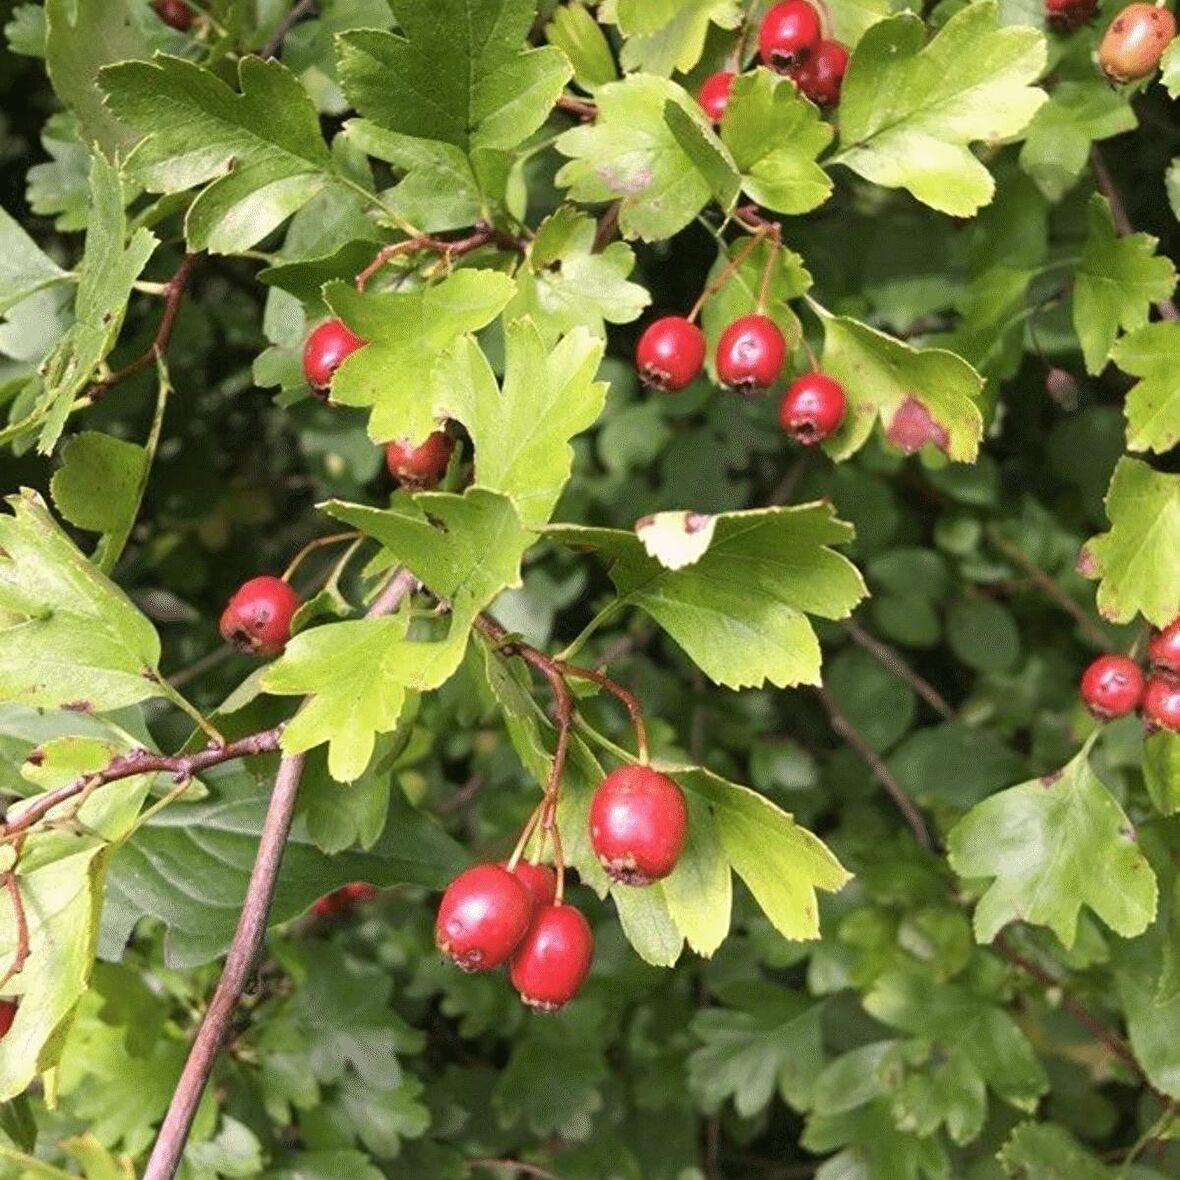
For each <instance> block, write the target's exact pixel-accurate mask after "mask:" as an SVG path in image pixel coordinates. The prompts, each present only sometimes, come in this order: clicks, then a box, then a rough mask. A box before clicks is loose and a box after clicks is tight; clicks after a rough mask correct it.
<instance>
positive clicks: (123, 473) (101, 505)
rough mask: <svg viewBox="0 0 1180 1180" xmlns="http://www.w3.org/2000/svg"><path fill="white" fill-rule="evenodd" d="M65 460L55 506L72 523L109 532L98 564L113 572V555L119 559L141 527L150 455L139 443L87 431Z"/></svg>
mask: <svg viewBox="0 0 1180 1180" xmlns="http://www.w3.org/2000/svg"><path fill="white" fill-rule="evenodd" d="M61 460H62V465H61V466H60V467H59V468H58V469H57V471H55V472H54V473H53V479H52V480H51V481H50V484H49V490H50V492H51V494H52V496H53V502H54V504H55V505H56V506H57V510H58V512H60V513H61V515H62V516H64V517H65V519H66V520H68V521H69V522H70V524H72V525H75V526H76V527H77V528H80V529H86V530H87V531H88V532H92V533H102V534H103V537H102V540H101V541H100V542H99V545H98V548H97V550H96V551H95V555H94V560H95V563H96V564H97V565H98V566H100V567H102V568H108V569H109V565H108V564H107V561H108V555H109V556H111V557H117V556H118V554H119V553H120V552H121V551H122V548H123V545H124V544H125V543H126V540H127V537H128V536H129V535H130V533H131V528H132V525H134V524H135V515H136V513H137V512H138V511H139V494H140V487H141V485H142V482H143V480H144V478H145V477H146V475H147V469H148V457H147V452H146V451H145V450H144V449H143V447H141V446H139V445H138V444H137V443H129V442H124V441H123V440H122V439H119V438H114V437H113V436H112V435H109V434H99V433H97V432H96V431H93V430H87V431H83V432H82V433H81V434H76V435H74V436H73V437H71V438H70V439H69V441H68V442H67V443H66V444H65V446H64V447H62V449H61Z"/></svg>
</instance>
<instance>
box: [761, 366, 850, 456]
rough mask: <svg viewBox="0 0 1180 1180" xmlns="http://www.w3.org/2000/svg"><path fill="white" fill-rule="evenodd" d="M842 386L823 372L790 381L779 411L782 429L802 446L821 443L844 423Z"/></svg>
mask: <svg viewBox="0 0 1180 1180" xmlns="http://www.w3.org/2000/svg"><path fill="white" fill-rule="evenodd" d="M847 408H848V401H847V399H846V398H845V396H844V386H843V385H841V384H840V382H839V381H837V380H835V378H833V377H829V376H828V375H827V374H826V373H820V372H816V371H813V372H810V373H804V374H803V376H802V377H799V378H797V379H796V380H795V381H792V382H791V384H790V387H789V388H788V389H787V392H786V393H784V394H783V400H782V402H781V403H780V404H779V408H778V420H779V423H780V424H781V425H782V428H783V430H785V431H786V432H787V434H789V435H790V436H791V438H793V439H795V441H796V442H801V443H803V445H804V446H811V445H812V444H813V443H817V442H822V441H823V440H824V439H825V438H827V437H828V435H829V434H831V433H832V431H834V430H835V429H836V428H837V427H838V426H839V425H840V423H841V422H843V421H844V414H845V412H846V410H847Z"/></svg>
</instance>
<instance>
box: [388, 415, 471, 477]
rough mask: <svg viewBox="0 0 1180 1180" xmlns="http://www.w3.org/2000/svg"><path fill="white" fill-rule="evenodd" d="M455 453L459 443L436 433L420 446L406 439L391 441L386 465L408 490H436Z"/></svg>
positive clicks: (428, 436) (391, 473) (444, 434)
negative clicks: (456, 445) (435, 487)
mask: <svg viewBox="0 0 1180 1180" xmlns="http://www.w3.org/2000/svg"><path fill="white" fill-rule="evenodd" d="M454 450H455V440H454V439H453V438H452V437H451V436H450V435H449V434H448V433H447V432H446V431H445V430H436V431H435V432H434V433H433V434H430V435H427V437H426V441H425V442H424V443H422V444H420V445H419V446H413V445H412V444H411V443H409V442H407V441H406V440H405V439H404V438H403V439H397V440H395V441H394V442H391V443H390V444H389V445H388V446H387V447H386V448H385V465H386V466H387V467H388V468H389V474H390V475H392V476H393V478H394V479H396V480H397V481H398V482H399V483H401V484H402V485H404V486H405V487H408V488H416V489H421V488H432V487H434V486H435V484H437V483H438V481H439V480H440V479H442V477H443V476H444V475H446V473H447V464H448V463H450V461H451V455H452V453H453V452H454Z"/></svg>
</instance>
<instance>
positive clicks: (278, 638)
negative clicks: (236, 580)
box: [221, 576, 299, 657]
mask: <svg viewBox="0 0 1180 1180" xmlns="http://www.w3.org/2000/svg"><path fill="white" fill-rule="evenodd" d="M298 609H299V595H298V594H296V593H295V591H294V590H292V589H291V587H290V586H288V585H287V583H286V582H284V581H283V580H282V578H272V577H270V576H264V577H261V578H251V579H250V580H249V581H248V582H245V583H244V584H243V585H242V586H241V587H240V588H239V590H238V592H237V593H236V594H235V595H234V596H233V598H231V599H230V600H229V602H228V603H227V604H226V608H225V610H224V611H222V612H221V637H222V639H224V640H225V641H226V642H227V643H232V644H233V645H234V647H236V648H237V649H238V650H239V651H245V652H250V653H252V654H253V655H256V656H267V657H269V656H277V655H278V654H279V653H280V652H281V651H282V650H283V648H284V647H286V645H287V640H288V639H290V638H291V620H292V618H294V616H295V612H296V611H297V610H298Z"/></svg>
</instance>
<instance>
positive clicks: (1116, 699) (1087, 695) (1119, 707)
mask: <svg viewBox="0 0 1180 1180" xmlns="http://www.w3.org/2000/svg"><path fill="white" fill-rule="evenodd" d="M1081 692H1082V701H1083V702H1084V703H1085V706H1086V708H1087V709H1089V710H1090V712H1091V713H1093V714H1094V716H1095V717H1100V718H1101V719H1102V720H1103V721H1113V720H1114V719H1115V718H1116V717H1126V715H1127V714H1128V713H1133V712H1134V711H1135V710H1136V709H1137V708H1138V707H1139V701H1140V699H1141V698H1142V696H1143V673H1142V672H1141V671H1140V669H1139V665H1138V664H1137V663H1135V661H1134V660H1133V659H1131V658H1130V656H1116V655H1106V656H1099V657H1098V658H1097V659H1096V660H1095V661H1094V662H1093V663H1092V664H1091V665H1090V666H1089V667H1088V668H1087V669H1086V670H1085V672H1084V673H1082V684H1081Z"/></svg>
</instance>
